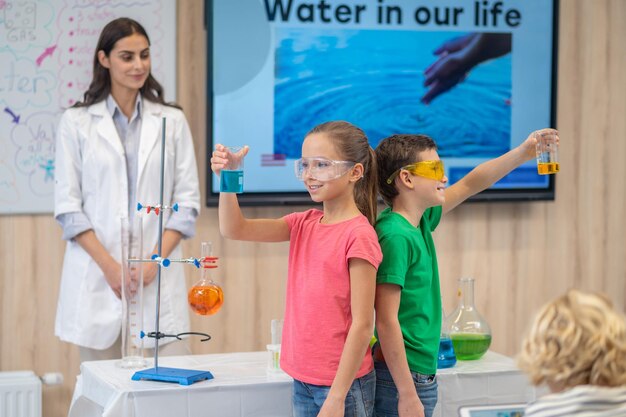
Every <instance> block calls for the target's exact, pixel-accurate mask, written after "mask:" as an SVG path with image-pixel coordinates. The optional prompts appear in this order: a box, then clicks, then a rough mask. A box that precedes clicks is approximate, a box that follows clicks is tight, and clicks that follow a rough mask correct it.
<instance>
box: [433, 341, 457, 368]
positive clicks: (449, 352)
mask: <svg viewBox="0 0 626 417" xmlns="http://www.w3.org/2000/svg"><path fill="white" fill-rule="evenodd" d="M454 364H456V356H455V355H454V347H453V346H452V340H450V339H449V338H447V337H446V338H442V339H439V355H438V356H437V368H438V369H443V368H451V367H453V366H454Z"/></svg>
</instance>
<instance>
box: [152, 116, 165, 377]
mask: <svg viewBox="0 0 626 417" xmlns="http://www.w3.org/2000/svg"><path fill="white" fill-rule="evenodd" d="M161 120H162V121H163V126H162V130H161V191H160V195H159V204H160V205H161V207H163V182H164V181H163V179H164V177H165V117H163V118H162V119H161ZM162 244H163V216H159V244H158V248H157V249H158V252H157V255H158V256H159V257H161V249H162ZM160 306H161V264H159V268H158V269H157V297H156V334H159V315H160ZM154 370H155V371H156V372H158V371H159V338H156V339H154Z"/></svg>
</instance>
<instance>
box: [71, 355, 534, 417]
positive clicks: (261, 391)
mask: <svg viewBox="0 0 626 417" xmlns="http://www.w3.org/2000/svg"><path fill="white" fill-rule="evenodd" d="M267 355H268V354H267V352H248V353H228V354H214V355H190V356H169V357H160V358H159V366H164V367H174V368H184V369H197V370H204V371H211V373H212V374H213V376H214V379H211V380H205V381H200V382H196V383H195V384H192V385H189V386H182V385H179V384H175V383H166V382H156V381H132V380H131V376H132V375H133V373H134V372H135V370H131V369H122V368H120V367H119V366H118V365H117V361H96V362H83V364H82V365H81V374H80V375H79V376H78V378H77V382H76V388H75V390H74V398H73V399H72V405H71V406H70V412H69V417H91V416H103V417H160V416H163V417H166V416H167V417H169V416H177V417H200V416H202V417H213V416H215V417H240V416H254V417H281V416H292V411H291V389H292V380H291V378H290V377H289V376H287V375H285V374H282V373H280V374H272V373H268V372H267V357H268V356H267ZM149 362H150V365H149V366H148V367H152V366H153V365H152V363H151V362H152V360H151V359H150V360H149ZM437 379H438V382H439V404H438V405H437V408H436V409H435V416H437V417H441V416H445V417H455V416H456V415H457V414H456V413H457V410H458V408H459V407H460V406H461V405H470V404H497V403H515V402H527V401H530V400H533V399H534V398H535V390H534V389H533V388H531V387H530V386H529V384H528V382H527V380H526V378H525V377H524V376H523V375H522V374H521V373H520V372H519V371H518V370H517V369H516V368H515V366H514V363H513V360H511V359H510V358H507V357H506V356H502V355H499V354H497V353H494V352H487V354H486V355H485V356H484V357H483V358H482V359H480V360H478V361H468V362H458V363H457V365H456V366H455V367H454V368H450V369H443V370H440V371H439V372H438V374H437Z"/></svg>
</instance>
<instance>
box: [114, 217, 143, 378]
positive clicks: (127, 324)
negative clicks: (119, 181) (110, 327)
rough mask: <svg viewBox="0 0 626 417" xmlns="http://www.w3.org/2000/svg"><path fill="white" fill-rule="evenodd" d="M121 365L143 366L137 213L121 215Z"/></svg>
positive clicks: (140, 221)
mask: <svg viewBox="0 0 626 417" xmlns="http://www.w3.org/2000/svg"><path fill="white" fill-rule="evenodd" d="M121 231H122V234H121V238H122V242H121V249H122V254H121V255H122V256H121V267H122V360H121V363H120V365H121V367H122V368H140V367H144V366H146V361H145V359H144V357H143V338H142V337H141V331H142V330H143V263H142V260H143V259H144V256H145V255H147V253H146V251H145V249H144V247H143V219H142V217H141V214H139V213H136V214H134V216H133V217H132V218H131V219H130V220H129V219H127V218H122V219H121Z"/></svg>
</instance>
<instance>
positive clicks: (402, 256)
mask: <svg viewBox="0 0 626 417" xmlns="http://www.w3.org/2000/svg"><path fill="white" fill-rule="evenodd" d="M441 212H442V209H441V206H437V207H432V208H429V209H427V210H426V211H425V212H424V215H423V216H422V218H421V220H420V223H419V226H418V227H417V228H416V227H414V226H413V225H411V223H409V222H408V220H407V219H405V218H404V217H402V216H401V215H400V214H397V213H394V212H392V211H391V209H390V208H387V209H385V210H384V211H383V212H382V213H381V214H380V216H379V217H378V221H377V223H376V232H377V233H378V241H379V242H380V247H381V249H382V251H383V262H382V263H381V264H380V266H379V268H378V274H377V277H376V282H377V283H378V284H396V285H399V286H400V287H401V288H402V292H401V295H400V307H399V309H398V320H399V322H400V328H401V329H402V335H403V337H404V346H405V349H406V356H407V360H408V362H409V369H411V371H412V372H419V373H422V374H434V373H436V372H437V354H438V351H439V337H440V335H441V290H440V288H439V269H438V267H437V253H436V251H435V244H434V242H433V238H432V235H431V232H433V231H434V230H435V228H436V227H437V225H438V224H439V220H440V219H441Z"/></svg>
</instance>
